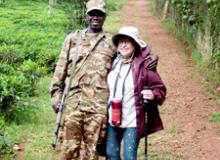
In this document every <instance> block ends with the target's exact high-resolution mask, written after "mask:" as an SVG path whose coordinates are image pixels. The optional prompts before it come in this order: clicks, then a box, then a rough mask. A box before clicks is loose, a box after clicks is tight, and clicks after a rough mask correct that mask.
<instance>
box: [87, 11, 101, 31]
mask: <svg viewBox="0 0 220 160" xmlns="http://www.w3.org/2000/svg"><path fill="white" fill-rule="evenodd" d="M88 21H89V27H90V29H91V30H93V31H94V32H99V31H101V30H102V26H103V24H104V21H105V13H103V12H102V11H99V10H92V11H90V12H89V13H88Z"/></svg>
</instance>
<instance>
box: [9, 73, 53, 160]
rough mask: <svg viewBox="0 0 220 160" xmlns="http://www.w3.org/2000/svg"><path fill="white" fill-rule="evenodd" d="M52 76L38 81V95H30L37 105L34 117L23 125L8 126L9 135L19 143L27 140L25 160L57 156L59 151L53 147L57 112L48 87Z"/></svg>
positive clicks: (38, 159)
mask: <svg viewBox="0 0 220 160" xmlns="http://www.w3.org/2000/svg"><path fill="white" fill-rule="evenodd" d="M50 81H51V77H50V76H47V77H44V78H42V79H41V80H40V81H39V82H38V87H37V90H36V96H34V97H32V98H31V97H30V98H28V99H27V101H31V102H32V103H33V104H34V107H36V114H35V115H32V116H33V117H34V119H32V120H30V121H29V122H24V123H22V124H21V125H16V124H11V125H10V126H9V127H8V128H7V135H10V136H9V138H10V139H14V140H15V141H16V142H17V143H20V142H21V141H25V152H24V160H44V159H48V157H50V158H51V159H56V158H57V153H56V152H54V151H53V150H52V149H51V143H52V140H53V129H54V123H55V114H54V112H53V110H52V108H51V104H50V97H49V94H48V88H49V84H50Z"/></svg>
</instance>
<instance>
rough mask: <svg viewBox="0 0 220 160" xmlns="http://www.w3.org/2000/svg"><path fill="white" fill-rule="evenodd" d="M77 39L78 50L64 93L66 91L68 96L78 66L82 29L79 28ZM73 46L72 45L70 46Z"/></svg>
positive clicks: (74, 56) (73, 57)
mask: <svg viewBox="0 0 220 160" xmlns="http://www.w3.org/2000/svg"><path fill="white" fill-rule="evenodd" d="M76 32H77V41H76V51H75V54H74V55H73V56H72V66H71V70H70V79H69V83H68V84H67V85H68V86H67V87H65V89H66V91H65V90H64V93H66V96H67V95H68V92H69V89H70V85H71V83H72V80H73V77H74V75H75V74H74V73H76V72H75V68H76V61H77V56H78V53H79V45H80V43H81V40H82V31H81V30H77V31H76ZM69 47H71V45H70V46H69Z"/></svg>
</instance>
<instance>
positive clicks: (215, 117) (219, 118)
mask: <svg viewBox="0 0 220 160" xmlns="http://www.w3.org/2000/svg"><path fill="white" fill-rule="evenodd" d="M210 120H211V121H213V122H215V123H217V124H218V127H219V131H220V113H213V114H212V115H211V117H210Z"/></svg>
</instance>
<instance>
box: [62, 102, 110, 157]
mask: <svg viewBox="0 0 220 160" xmlns="http://www.w3.org/2000/svg"><path fill="white" fill-rule="evenodd" d="M68 108H69V107H68V106H67V111H65V118H64V124H63V125H64V131H63V135H62V136H63V142H62V144H61V153H60V157H59V159H60V160H82V159H83V160H98V154H97V150H96V146H97V144H98V143H99V141H100V140H102V138H103V137H104V134H105V125H106V115H105V114H100V113H91V112H86V111H84V110H81V109H80V108H81V106H78V107H76V108H74V109H73V108H71V110H69V109H68ZM82 155H83V157H82Z"/></svg>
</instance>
